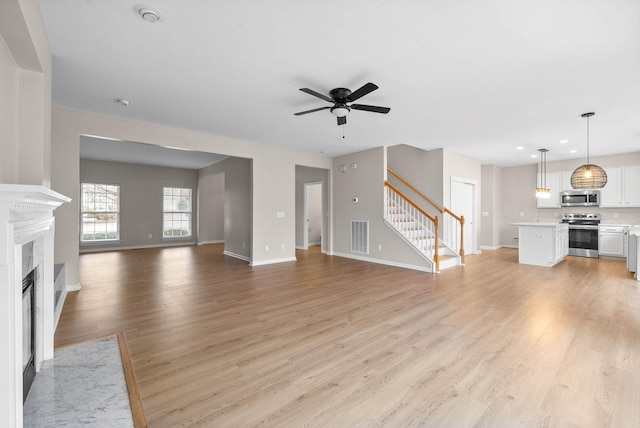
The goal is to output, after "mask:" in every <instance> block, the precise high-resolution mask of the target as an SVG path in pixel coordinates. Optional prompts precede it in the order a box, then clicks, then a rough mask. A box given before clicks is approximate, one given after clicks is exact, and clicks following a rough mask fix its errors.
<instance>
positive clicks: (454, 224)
mask: <svg viewBox="0 0 640 428" xmlns="http://www.w3.org/2000/svg"><path fill="white" fill-rule="evenodd" d="M387 172H388V173H389V174H391V175H393V176H394V177H395V178H397V179H398V180H399V181H400V182H401V183H402V184H404V185H405V186H407V187H408V188H409V189H411V190H412V191H413V192H414V193H415V194H416V195H418V196H419V197H420V198H421V199H422V200H424V201H425V202H427V203H428V204H429V205H431V206H432V207H433V208H435V209H436V210H438V211H439V212H440V213H441V214H442V220H443V222H442V229H443V230H442V235H443V237H442V242H444V243H445V245H447V246H448V247H449V248H451V249H452V250H453V251H455V252H456V253H458V254H459V255H460V262H461V263H462V264H463V265H464V216H459V215H457V214H455V213H454V212H453V211H451V210H450V209H449V208H446V207H441V206H439V205H438V204H436V203H435V202H433V201H432V200H431V199H430V198H429V197H427V196H426V195H424V194H423V193H422V192H421V191H419V190H418V189H416V188H415V187H414V186H413V185H411V183H409V182H408V181H407V180H405V179H404V178H402V177H401V176H400V175H398V174H397V173H396V172H395V171H393V170H392V169H391V168H387ZM385 185H386V182H385Z"/></svg>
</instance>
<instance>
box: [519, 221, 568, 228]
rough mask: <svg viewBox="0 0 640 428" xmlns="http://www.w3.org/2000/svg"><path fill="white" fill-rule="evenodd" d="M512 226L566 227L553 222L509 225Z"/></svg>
mask: <svg viewBox="0 0 640 428" xmlns="http://www.w3.org/2000/svg"><path fill="white" fill-rule="evenodd" d="M511 225H512V226H529V227H562V226H565V227H568V226H567V225H566V224H564V223H557V222H556V223H553V222H543V221H532V222H524V223H511Z"/></svg>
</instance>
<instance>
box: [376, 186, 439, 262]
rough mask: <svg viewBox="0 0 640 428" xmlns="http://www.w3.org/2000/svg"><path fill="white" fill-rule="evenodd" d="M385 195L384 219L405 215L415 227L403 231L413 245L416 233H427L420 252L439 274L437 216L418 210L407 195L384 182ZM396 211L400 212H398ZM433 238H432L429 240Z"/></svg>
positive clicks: (416, 236) (416, 237)
mask: <svg viewBox="0 0 640 428" xmlns="http://www.w3.org/2000/svg"><path fill="white" fill-rule="evenodd" d="M384 185H385V193H386V199H385V200H386V204H385V207H386V208H385V218H387V219H393V216H394V215H406V218H408V219H410V221H411V222H414V223H416V226H415V227H413V228H410V229H408V230H403V232H404V234H405V236H406V237H407V238H408V239H409V240H410V241H412V242H413V243H414V244H415V243H416V241H417V240H418V238H419V236H418V235H417V234H418V233H421V232H422V231H425V230H426V231H427V236H426V239H424V242H421V243H420V245H419V247H420V250H421V251H424V252H425V254H426V255H427V256H428V257H429V258H431V259H432V260H433V262H434V264H435V268H436V272H440V256H439V254H438V229H439V227H438V225H439V220H438V216H432V215H431V214H429V213H427V212H426V211H425V210H423V209H422V208H420V207H419V206H418V205H417V204H416V203H415V202H414V201H412V200H411V199H410V198H409V197H408V196H407V195H405V194H404V193H402V192H401V191H400V190H399V189H398V188H396V187H395V186H393V184H391V183H389V182H388V181H385V182H384ZM398 210H399V211H400V212H398ZM431 237H433V238H431Z"/></svg>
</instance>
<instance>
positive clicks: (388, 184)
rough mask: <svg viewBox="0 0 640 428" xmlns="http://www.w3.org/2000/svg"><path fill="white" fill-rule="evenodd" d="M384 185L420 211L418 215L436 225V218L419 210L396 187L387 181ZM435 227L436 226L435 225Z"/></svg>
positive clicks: (416, 205)
mask: <svg viewBox="0 0 640 428" xmlns="http://www.w3.org/2000/svg"><path fill="white" fill-rule="evenodd" d="M384 185H385V186H387V187H388V188H390V189H392V190H393V191H394V192H396V193H397V194H398V195H400V196H402V198H403V199H405V200H406V201H407V202H409V204H410V205H411V206H412V207H413V208H415V209H417V210H418V211H420V213H422V214H424V215H425V216H426V217H427V218H428V219H429V220H431V221H432V222H434V223H437V220H436V219H437V218H438V217H437V216H436V217H433V216H432V215H431V214H429V213H428V212H426V211H425V210H423V209H422V208H420V207H419V206H418V204H416V203H415V202H413V201H412V200H411V198H409V197H408V196H407V195H405V194H404V193H402V192H401V191H400V190H399V189H398V188H397V187H396V186H394V185H393V184H391V183H389V182H388V181H385V182H384ZM436 226H437V224H436Z"/></svg>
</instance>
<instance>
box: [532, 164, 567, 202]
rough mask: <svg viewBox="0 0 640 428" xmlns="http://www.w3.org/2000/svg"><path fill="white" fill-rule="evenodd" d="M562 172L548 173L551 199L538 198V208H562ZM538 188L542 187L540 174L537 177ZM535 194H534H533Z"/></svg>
mask: <svg viewBox="0 0 640 428" xmlns="http://www.w3.org/2000/svg"><path fill="white" fill-rule="evenodd" d="M560 174H561V173H560V172H547V180H546V181H547V188H548V189H549V190H551V197H550V198H549V199H538V198H536V205H537V207H538V208H560V190H562V189H560ZM536 180H537V181H536V187H538V186H539V185H540V173H538V175H537V177H536ZM532 194H533V192H532Z"/></svg>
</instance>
